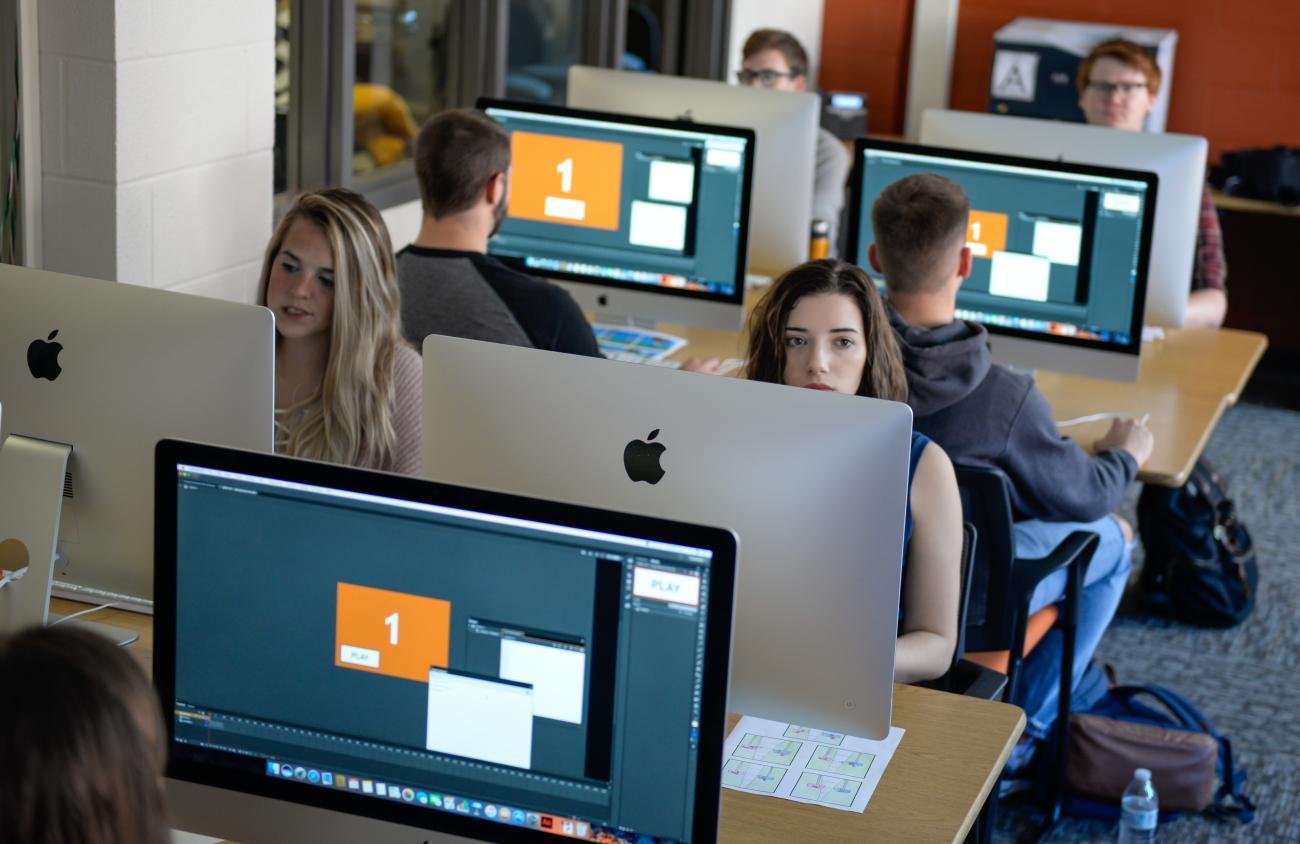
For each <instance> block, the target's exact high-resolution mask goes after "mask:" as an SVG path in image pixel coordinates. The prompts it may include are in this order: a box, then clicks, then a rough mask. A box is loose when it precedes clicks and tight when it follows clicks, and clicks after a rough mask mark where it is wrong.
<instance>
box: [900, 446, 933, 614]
mask: <svg viewBox="0 0 1300 844" xmlns="http://www.w3.org/2000/svg"><path fill="white" fill-rule="evenodd" d="M929 444H930V438H929V437H927V436H926V435H925V434H918V433H917V432H916V431H913V432H912V454H911V457H910V459H909V460H908V463H907V519H906V521H904V522H903V582H904V583H905V582H907V551H908V548H909V547H910V546H911V544H912V479H913V478H915V477H916V464H917V463H919V462H921V452H923V451H925V447H926V446H927V445H929ZM899 594H900V595H901V594H902V589H901V588H900V589H899ZM898 625H899V630H900V631H901V630H902V625H903V602H902V600H901V598H900V600H899V602H898Z"/></svg>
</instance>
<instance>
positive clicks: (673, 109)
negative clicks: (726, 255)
mask: <svg viewBox="0 0 1300 844" xmlns="http://www.w3.org/2000/svg"><path fill="white" fill-rule="evenodd" d="M566 102H567V104H568V105H569V106H570V107H572V108H586V109H598V110H600V111H606V112H611V111H612V112H622V113H635V114H641V115H646V116H648V117H659V118H663V119H666V120H678V121H686V122H695V121H698V122H700V123H714V124H721V125H723V126H745V127H748V128H751V129H753V130H754V138H755V143H756V144H757V148H756V149H755V150H754V156H753V157H754V191H753V201H752V203H751V205H752V211H751V214H750V218H749V219H750V226H749V271H750V272H751V273H756V274H760V275H765V276H777V275H780V274H781V273H783V272H785V271H786V270H788V269H790V268H791V267H793V266H796V265H798V264H801V263H803V262H804V261H806V260H808V246H809V235H810V231H811V228H812V209H813V184H814V182H815V173H816V161H817V152H816V150H817V124H818V120H819V119H820V118H819V115H820V113H821V107H822V101H821V97H819V96H818V95H817V94H814V93H812V92H810V91H776V90H771V89H768V88H751V87H749V86H746V85H729V84H727V83H726V82H720V81H718V80H715V79H691V78H688V77H685V76H669V75H667V74H661V73H634V72H631V71H625V70H610V69H609V68H603V67H584V66H582V65H574V66H573V67H570V68H569V88H568V92H567V100H566ZM722 327H726V326H722ZM735 327H736V325H732V326H731V328H733V329H734V328H735Z"/></svg>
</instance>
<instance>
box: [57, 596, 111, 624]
mask: <svg viewBox="0 0 1300 844" xmlns="http://www.w3.org/2000/svg"><path fill="white" fill-rule="evenodd" d="M116 606H118V603H117V602H116V601H114V602H112V603H109V604H100V605H99V606H95V607H90V608H89V609H84V610H81V611H80V612H74V613H73V614H72V615H65V616H64V617H63V618H61V619H59V620H58V621H56V622H54V623H53V624H51V625H50V626H51V627H53V626H54V625H55V624H62V623H63V622H65V621H72V619H74V618H81V617H82V616H83V615H90V614H91V613H92V612H99V611H100V610H106V609H108V608H109V607H116Z"/></svg>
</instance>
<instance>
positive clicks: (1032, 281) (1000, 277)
mask: <svg viewBox="0 0 1300 844" xmlns="http://www.w3.org/2000/svg"><path fill="white" fill-rule="evenodd" d="M1051 273H1052V262H1051V261H1049V260H1047V259H1046V258H1042V257H1040V256H1038V255H1026V254H1024V253H1023V252H1006V251H998V252H994V253H993V268H992V271H991V272H990V273H989V292H990V293H992V294H993V295H994V296H1006V297H1007V298H1009V299H1028V300H1030V301H1033V302H1046V301H1047V282H1048V279H1049V278H1050V276H1051Z"/></svg>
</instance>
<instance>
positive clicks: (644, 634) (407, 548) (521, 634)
mask: <svg viewBox="0 0 1300 844" xmlns="http://www.w3.org/2000/svg"><path fill="white" fill-rule="evenodd" d="M177 484H178V488H177V507H178V510H177V534H176V537H177V612H176V685H175V694H176V701H175V712H174V718H175V738H176V742H177V743H178V745H182V746H183V745H185V744H189V745H196V746H199V747H202V748H211V749H217V750H223V751H228V752H229V753H231V754H238V758H245V759H252V760H253V764H254V765H256V766H258V770H259V771H260V772H263V773H264V774H265V775H266V776H271V777H278V778H280V779H284V780H290V781H295V782H298V783H301V785H302V786H303V787H317V788H332V789H338V790H346V791H351V792H354V793H356V794H360V795H366V796H370V797H373V798H375V799H384V800H396V801H401V802H406V803H411V804H413V805H419V806H425V807H428V808H429V809H430V810H431V811H442V812H456V813H460V814H465V815H471V816H475V817H479V818H486V819H488V820H494V821H497V822H498V823H503V824H510V825H515V826H520V827H524V828H533V829H539V830H549V831H554V832H557V833H561V834H566V832H567V834H569V835H571V836H573V837H576V838H588V839H589V840H598V839H599V837H600V836H601V835H607V836H609V837H610V838H612V839H613V840H628V841H636V840H638V836H642V835H644V836H649V837H650V839H651V840H660V841H686V840H688V839H689V838H690V834H691V828H692V826H691V824H692V816H691V815H692V807H693V805H694V803H693V800H694V793H695V773H694V772H695V771H696V765H697V764H698V759H697V753H698V735H699V733H698V723H699V717H700V714H699V711H700V710H699V707H700V689H701V684H702V679H703V678H702V673H703V664H704V663H703V659H704V642H705V637H704V630H705V622H706V618H707V614H708V607H707V595H708V585H709V577H710V560H711V556H710V554H709V552H708V551H706V550H702V549H693V548H688V547H685V546H677V545H668V544H664V543H653V542H649V541H647V540H638V539H636V538H633V537H622V536H617V535H613V534H603V533H595V532H590V531H582V530H577V529H571V528H565V527H564V526H557V525H549V524H544V523H535V522H528V521H524V520H520V519H508V518H504V517H495V516H492V515H491V514H483V513H475V512H469V511H462V510H455V509H451V508H442V507H437V506H433V505H428V504H422V503H418V502H410V501H402V500H396V499H388V498H383V497H379V496H373V495H363V494H360V493H355V492H350V491H343V490H334V489H329V488H324V487H316V486H310V485H305V484H298V483H289V482H285V481H281V480H276V479H271V478H262V477H257V476H252V475H243V474H238V473H232V472H226V471H219V470H214V469H205V468H203V467H197V466H184V467H181V471H179V473H178V478H177ZM263 766H264V768H263ZM606 840H609V839H606Z"/></svg>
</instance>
